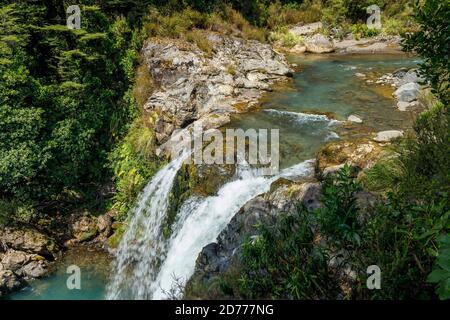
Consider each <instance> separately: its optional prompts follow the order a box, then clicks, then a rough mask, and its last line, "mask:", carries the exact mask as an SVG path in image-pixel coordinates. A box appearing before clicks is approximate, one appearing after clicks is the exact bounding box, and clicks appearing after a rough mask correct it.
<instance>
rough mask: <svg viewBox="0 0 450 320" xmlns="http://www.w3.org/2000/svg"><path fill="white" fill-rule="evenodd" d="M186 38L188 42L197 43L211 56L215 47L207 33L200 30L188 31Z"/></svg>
mask: <svg viewBox="0 0 450 320" xmlns="http://www.w3.org/2000/svg"><path fill="white" fill-rule="evenodd" d="M186 40H187V41H188V42H192V43H195V44H196V45H197V47H198V48H199V49H200V50H202V51H203V52H204V53H205V54H206V55H207V56H211V55H212V52H213V48H212V46H211V43H210V42H209V40H208V37H207V36H206V34H204V33H203V32H201V31H200V30H193V31H188V32H187V33H186Z"/></svg>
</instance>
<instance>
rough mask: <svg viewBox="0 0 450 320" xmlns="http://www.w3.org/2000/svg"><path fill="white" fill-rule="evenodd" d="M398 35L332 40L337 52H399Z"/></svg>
mask: <svg viewBox="0 0 450 320" xmlns="http://www.w3.org/2000/svg"><path fill="white" fill-rule="evenodd" d="M400 41H401V39H400V37H398V36H388V37H386V36H377V37H373V38H366V39H359V40H356V39H353V38H352V39H345V40H341V41H334V47H335V49H336V51H337V52H338V53H359V54H361V53H401V46H400Z"/></svg>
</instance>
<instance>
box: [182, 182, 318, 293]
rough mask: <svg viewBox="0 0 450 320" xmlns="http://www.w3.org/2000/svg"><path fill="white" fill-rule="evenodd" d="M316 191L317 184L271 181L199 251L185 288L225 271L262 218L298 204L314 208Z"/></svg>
mask: <svg viewBox="0 0 450 320" xmlns="http://www.w3.org/2000/svg"><path fill="white" fill-rule="evenodd" d="M320 190H321V187H320V183H317V182H293V181H290V180H287V179H284V178H281V179H279V180H277V181H275V182H274V183H273V184H272V185H271V190H270V191H269V192H268V193H266V194H263V195H260V196H258V197H256V198H254V199H252V200H250V201H249V202H247V203H246V204H245V205H244V206H243V207H242V208H241V209H240V210H239V212H237V213H236V215H235V216H234V217H233V219H232V220H231V221H230V223H229V224H228V226H227V227H226V228H225V229H224V230H223V231H222V232H221V233H220V235H219V236H218V238H217V242H214V243H211V244H209V245H207V246H205V247H204V248H203V250H202V252H201V253H200V254H199V256H198V259H197V262H196V271H195V273H194V275H193V276H192V277H191V279H190V281H189V283H188V285H187V286H188V287H189V286H190V285H193V284H194V283H195V282H200V283H203V284H207V283H209V282H210V281H213V280H214V278H215V277H216V276H217V275H219V274H222V273H224V272H226V271H227V270H228V268H230V266H231V265H232V264H233V262H234V261H235V260H234V259H236V258H237V257H238V256H239V253H240V250H241V245H242V244H243V242H244V240H245V239H246V238H247V237H249V236H250V237H252V236H255V235H257V234H258V228H257V225H258V224H259V223H260V222H261V221H262V220H263V219H267V218H269V217H271V216H277V215H279V214H289V213H290V212H293V210H295V209H296V206H297V205H298V203H299V202H300V203H303V204H304V205H305V206H306V208H308V209H316V208H318V207H319V206H320V201H319V195H320Z"/></svg>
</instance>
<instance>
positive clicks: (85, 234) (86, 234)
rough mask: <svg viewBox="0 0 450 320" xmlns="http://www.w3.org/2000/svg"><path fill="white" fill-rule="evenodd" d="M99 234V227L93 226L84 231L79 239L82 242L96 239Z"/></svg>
mask: <svg viewBox="0 0 450 320" xmlns="http://www.w3.org/2000/svg"><path fill="white" fill-rule="evenodd" d="M97 234H98V229H97V228H92V229H91V230H88V231H86V232H83V233H82V234H81V235H80V237H79V239H78V240H79V241H80V242H85V241H89V240H92V239H94V238H95V237H96V236H97Z"/></svg>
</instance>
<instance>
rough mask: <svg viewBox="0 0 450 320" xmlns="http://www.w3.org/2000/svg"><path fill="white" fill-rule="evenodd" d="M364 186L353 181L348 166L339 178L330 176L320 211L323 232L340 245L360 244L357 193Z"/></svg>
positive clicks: (323, 192) (339, 174) (342, 170)
mask: <svg viewBox="0 0 450 320" xmlns="http://www.w3.org/2000/svg"><path fill="white" fill-rule="evenodd" d="M360 189H361V186H360V184H359V183H358V182H356V181H355V180H354V179H353V178H352V173H351V168H350V166H348V165H345V167H344V168H342V169H341V170H339V171H338V172H337V173H336V175H335V176H328V177H327V178H326V180H325V182H324V185H323V189H322V203H323V205H324V207H323V208H322V209H321V210H319V217H320V222H321V223H320V225H321V231H322V232H323V233H324V234H325V235H326V236H327V237H328V238H329V239H330V240H331V241H333V242H337V245H338V246H344V247H345V246H347V245H352V244H359V243H360V242H361V238H360V235H359V233H360V231H359V230H360V227H361V226H360V224H359V222H358V216H357V215H358V206H357V199H356V193H357V192H358V191H359V190H360Z"/></svg>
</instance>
